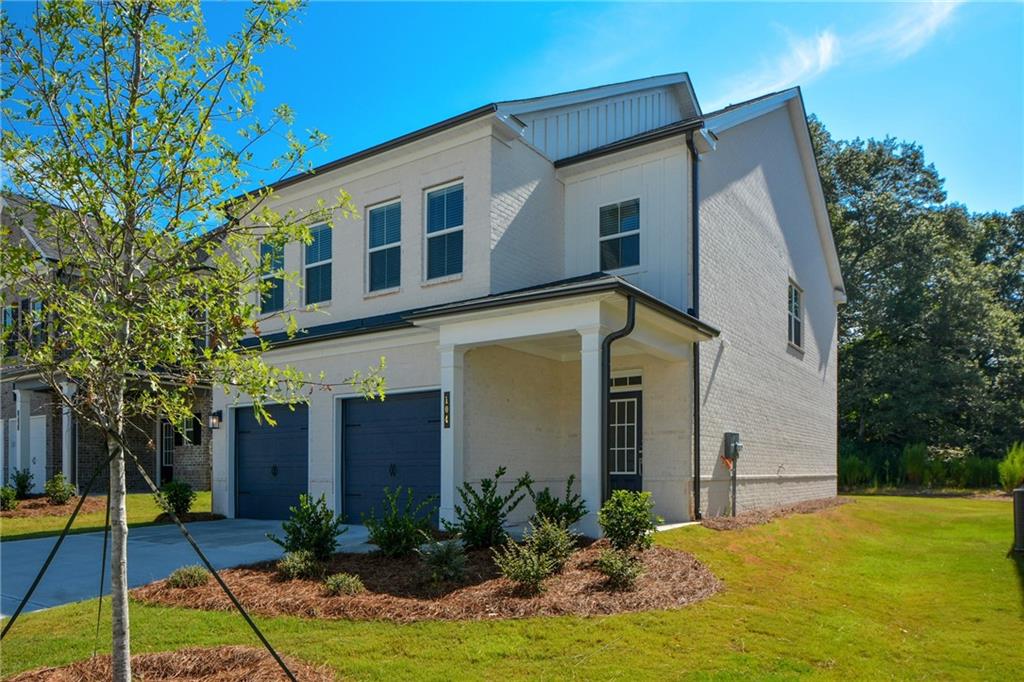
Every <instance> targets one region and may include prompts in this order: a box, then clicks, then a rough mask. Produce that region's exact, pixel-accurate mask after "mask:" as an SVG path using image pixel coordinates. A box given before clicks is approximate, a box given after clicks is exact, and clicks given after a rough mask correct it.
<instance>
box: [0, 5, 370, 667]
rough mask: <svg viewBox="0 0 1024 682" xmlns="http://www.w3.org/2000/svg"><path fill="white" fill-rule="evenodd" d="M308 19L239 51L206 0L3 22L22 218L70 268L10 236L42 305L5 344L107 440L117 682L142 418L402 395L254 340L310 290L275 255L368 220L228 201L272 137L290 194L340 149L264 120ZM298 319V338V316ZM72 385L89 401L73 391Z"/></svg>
mask: <svg viewBox="0 0 1024 682" xmlns="http://www.w3.org/2000/svg"><path fill="white" fill-rule="evenodd" d="M299 9H300V7H299V4H298V3H296V2H290V1H275V0H262V1H258V2H255V3H253V4H252V5H251V6H248V7H247V8H245V10H244V13H243V14H242V17H241V23H240V27H239V29H238V31H237V32H235V33H234V34H233V35H231V36H230V37H229V38H227V39H226V40H224V41H221V42H214V41H212V40H211V38H210V36H209V35H208V34H207V31H206V26H205V24H204V21H203V15H202V10H201V7H200V3H199V2H198V0H192V1H191V2H174V3H171V2H162V1H152V2H145V1H138V0H132V1H131V2H98V3H86V2H47V3H43V4H41V5H38V6H37V8H36V10H35V13H34V14H33V16H32V19H31V22H30V25H27V26H19V25H16V24H15V23H14V22H13V21H12V20H11V19H10V17H9V16H8V15H6V14H4V15H3V17H2V19H0V44H2V48H3V54H4V59H5V62H6V63H5V70H4V81H3V112H2V116H3V121H2V123H3V134H2V138H0V154H2V159H3V163H4V167H5V173H6V177H5V182H6V185H7V187H8V189H9V190H13V191H15V192H17V193H18V194H20V195H22V196H24V197H26V199H25V200H24V202H22V206H23V207H24V208H25V211H24V212H23V213H22V214H21V217H22V218H24V219H25V220H26V221H29V222H31V223H32V229H33V231H34V233H35V235H36V237H37V239H39V240H42V241H43V242H45V243H46V244H47V245H48V248H49V249H51V250H52V251H53V252H54V253H55V254H56V256H55V259H54V260H53V261H41V260H40V259H39V258H38V253H36V252H35V251H34V250H33V249H31V248H30V245H29V244H28V243H26V242H24V241H12V236H11V235H2V236H3V238H4V239H5V244H4V248H3V252H2V253H3V255H2V262H0V271H2V285H3V287H4V290H5V291H7V292H8V293H13V294H14V295H15V296H17V297H19V298H22V299H31V300H33V301H37V302H41V306H39V307H37V308H33V309H30V310H29V311H27V315H26V319H24V320H22V325H21V329H22V333H13V336H12V338H10V339H5V340H7V341H9V342H11V343H13V344H15V345H16V347H17V352H18V356H19V362H20V363H21V364H22V365H24V366H25V367H27V368H29V369H31V370H34V371H35V372H37V373H38V375H39V376H40V377H41V378H42V379H43V380H44V381H45V382H46V383H47V384H49V385H50V387H51V388H52V389H53V390H54V392H55V395H57V396H59V397H60V399H61V400H62V401H63V403H64V404H65V405H66V406H67V407H69V408H70V409H71V410H72V411H73V413H74V414H75V416H76V417H77V418H78V419H79V420H81V421H82V422H83V423H85V424H89V425H91V426H93V427H95V428H96V429H99V430H100V431H101V432H102V433H103V434H104V436H105V438H106V443H107V448H108V454H109V457H110V482H109V492H110V507H111V530H112V555H111V569H112V570H111V588H112V589H111V594H112V605H113V635H114V650H113V662H114V667H113V670H114V678H115V679H116V680H128V679H130V678H131V663H130V655H129V622H128V600H127V581H126V561H127V556H126V552H127V544H126V541H127V532H128V531H127V519H126V514H125V505H124V496H125V467H126V465H127V462H129V461H131V460H130V458H131V456H132V455H133V454H134V453H130V452H126V442H127V439H126V436H127V434H128V432H129V430H130V429H132V428H133V426H132V424H133V420H136V419H137V418H140V417H143V418H156V417H161V416H162V417H166V418H169V419H170V420H171V421H172V422H175V423H185V421H186V420H187V419H189V418H190V417H191V402H192V394H193V392H194V390H195V389H196V387H198V386H212V385H220V386H224V387H226V388H227V389H228V390H229V391H230V392H233V393H236V394H247V395H249V396H251V397H252V399H253V400H254V402H255V404H256V409H257V411H258V413H259V414H260V415H261V416H262V418H265V419H267V420H268V421H271V418H270V415H269V413H268V412H267V411H266V410H265V409H264V408H263V405H264V404H266V403H269V402H285V403H289V404H292V403H295V402H297V401H301V400H303V399H305V397H306V396H307V395H308V393H309V392H310V391H311V390H314V389H315V387H316V386H318V385H320V386H322V385H325V384H330V383H341V382H349V383H351V384H353V385H355V386H357V387H358V388H359V389H360V390H361V391H363V392H364V394H366V395H381V394H382V391H383V378H382V376H381V375H380V373H379V371H378V370H379V367H374V368H369V370H368V371H367V372H366V373H365V374H360V373H355V374H353V375H351V376H345V377H309V376H306V375H304V374H303V373H301V372H299V371H297V370H295V369H292V368H289V367H278V366H273V365H270V364H268V363H267V362H265V361H264V359H263V357H262V351H264V350H265V349H266V344H264V343H260V344H258V345H256V346H245V345H243V344H242V343H240V342H241V340H242V338H243V337H244V336H247V335H251V334H253V333H255V334H256V335H258V334H259V330H260V324H261V322H263V317H262V316H261V313H260V306H259V301H260V298H261V296H263V295H266V294H267V293H268V291H269V289H270V288H272V287H274V286H276V285H277V283H276V280H277V279H278V278H284V279H294V278H295V275H294V273H288V272H282V271H280V265H279V263H278V262H276V260H275V258H274V257H273V252H274V250H275V249H278V248H281V247H283V245H284V244H285V243H288V242H293V241H300V242H306V243H309V241H310V240H311V235H310V227H311V226H312V225H314V224H318V223H323V222H326V223H331V221H332V220H334V219H335V218H336V217H339V216H344V215H347V214H348V213H349V212H350V210H351V207H350V205H349V201H348V197H347V195H345V194H344V193H343V192H342V193H341V194H340V195H339V196H334V197H321V198H320V199H319V200H318V202H317V203H316V205H315V206H314V207H313V208H311V209H309V210H302V211H300V210H289V211H283V212H279V211H275V210H273V209H272V208H271V206H270V202H269V201H268V200H269V199H271V198H272V192H270V191H266V190H261V191H258V192H256V193H252V194H244V193H243V194H241V196H240V198H237V199H234V200H231V201H225V199H226V198H227V197H230V196H233V195H236V194H238V193H240V192H241V190H242V187H243V185H244V184H245V183H247V182H250V181H251V180H250V175H249V173H250V170H251V168H253V167H254V162H255V159H254V154H253V151H252V150H253V147H254V145H257V144H261V143H262V141H264V140H267V139H268V136H270V135H271V134H273V135H275V136H276V135H278V134H279V133H280V134H281V139H283V140H284V141H285V145H284V149H283V151H282V153H281V154H280V156H278V157H277V158H276V159H275V160H274V161H273V162H272V163H271V164H268V170H267V172H268V173H269V174H270V175H272V176H273V177H272V178H270V179H276V178H277V177H281V176H284V175H288V174H290V173H292V172H295V171H296V170H298V169H300V168H302V167H303V166H302V164H303V163H304V161H303V159H304V157H305V155H306V153H307V151H308V150H309V149H310V148H311V147H312V146H315V145H322V144H323V143H324V136H323V135H321V134H320V133H318V132H316V131H313V132H311V133H310V134H309V135H308V136H307V137H305V138H302V139H300V138H299V137H297V136H295V135H294V134H292V133H291V132H290V131H289V130H288V127H289V125H290V123H291V120H292V116H291V112H290V111H289V109H288V108H287V107H285V106H280V107H278V108H277V109H276V110H275V112H274V116H273V118H272V119H271V120H269V121H266V122H261V121H260V120H259V118H258V117H257V115H256V112H255V97H256V94H257V93H258V92H259V90H260V76H261V71H260V69H259V67H258V65H257V63H256V61H255V59H256V58H257V57H258V56H259V55H260V54H261V53H263V52H264V51H265V50H267V49H268V48H271V47H273V46H277V45H282V44H286V43H287V37H286V28H287V26H288V24H289V23H290V22H291V21H292V20H293V19H294V18H295V17H296V13H297V11H298V10H299ZM236 130H237V131H238V135H239V138H238V139H237V140H231V139H229V138H230V137H231V135H230V133H231V132H232V131H236ZM260 179H261V180H262V179H264V178H260ZM261 245H263V246H266V245H269V246H270V247H272V248H271V249H269V250H266V249H265V250H264V251H263V252H262V253H261ZM268 275H273V277H268ZM279 314H280V315H281V316H282V317H284V318H285V319H286V321H287V328H288V329H290V330H294V329H295V322H294V318H293V317H292V308H291V307H286V310H285V311H284V312H282V313H279ZM6 333H7V334H8V335H11V334H12V332H11V331H8V332H6ZM198 340H204V341H201V342H197V341H198ZM205 340H208V342H206V341H205ZM67 381H70V382H73V383H74V384H77V387H78V391H77V392H76V393H75V394H74V395H73V396H71V395H67V394H64V393H62V392H61V390H60V385H61V383H62V382H67Z"/></svg>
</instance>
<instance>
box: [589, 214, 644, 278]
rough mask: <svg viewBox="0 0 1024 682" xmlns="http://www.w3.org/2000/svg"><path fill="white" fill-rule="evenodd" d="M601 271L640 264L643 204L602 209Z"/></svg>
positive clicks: (600, 217)
mask: <svg viewBox="0 0 1024 682" xmlns="http://www.w3.org/2000/svg"><path fill="white" fill-rule="evenodd" d="M599 223H600V225H599V233H600V248H601V270H605V271H608V270H620V269H622V268H628V267H632V266H635V265H639V264H640V200H639V199H630V200H629V201H623V202H620V203H618V204H609V205H608V206H602V207H601V209H600V216H599Z"/></svg>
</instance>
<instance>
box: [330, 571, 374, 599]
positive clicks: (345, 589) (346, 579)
mask: <svg viewBox="0 0 1024 682" xmlns="http://www.w3.org/2000/svg"><path fill="white" fill-rule="evenodd" d="M324 592H325V593H327V594H328V595H329V596H331V597H337V596H338V595H342V594H347V595H349V596H352V595H356V594H362V593H363V592H366V586H365V585H363V579H362V578H360V577H359V576H358V575H353V574H351V573H335V574H334V575H329V576H327V577H326V578H324Z"/></svg>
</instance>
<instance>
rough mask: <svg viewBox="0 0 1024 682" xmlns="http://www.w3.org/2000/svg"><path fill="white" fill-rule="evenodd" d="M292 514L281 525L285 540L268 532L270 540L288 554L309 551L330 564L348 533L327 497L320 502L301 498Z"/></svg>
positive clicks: (316, 557)
mask: <svg viewBox="0 0 1024 682" xmlns="http://www.w3.org/2000/svg"><path fill="white" fill-rule="evenodd" d="M291 512H292V515H291V518H289V519H288V520H287V521H285V522H284V523H282V524H281V527H282V528H283V529H284V539H283V540H282V539H281V538H279V537H277V536H276V535H274V534H273V533H267V538H269V539H270V540H271V541H272V542H275V543H277V544H278V545H281V547H283V548H284V551H286V552H309V553H310V554H312V555H313V557H314V558H315V559H317V560H318V561H327V559H329V558H330V557H331V555H332V554H334V550H335V549H336V548H337V546H338V536H339V535H340V534H342V533H344V532H345V531H347V530H348V528H345V527H344V525H343V524H342V521H341V518H340V517H335V516H334V512H332V511H331V510H330V509H329V508H328V507H327V501H326V500H325V499H324V496H323V495H321V496H320V498H319V499H318V500H317V501H316V502H314V501H313V498H311V497H310V496H309V495H299V504H298V506H296V507H292V508H291Z"/></svg>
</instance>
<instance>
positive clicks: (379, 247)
mask: <svg viewBox="0 0 1024 682" xmlns="http://www.w3.org/2000/svg"><path fill="white" fill-rule="evenodd" d="M366 254H367V255H366V273H367V274H366V288H367V290H368V291H382V290H384V289H395V288H397V287H399V286H401V285H402V202H401V201H393V202H391V203H388V204H384V205H382V206H375V207H374V208H371V209H370V210H369V211H367V215H366Z"/></svg>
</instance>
